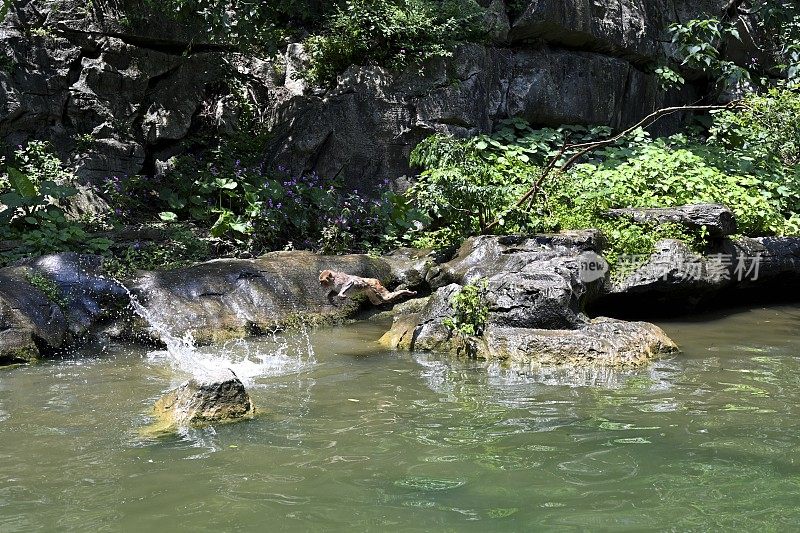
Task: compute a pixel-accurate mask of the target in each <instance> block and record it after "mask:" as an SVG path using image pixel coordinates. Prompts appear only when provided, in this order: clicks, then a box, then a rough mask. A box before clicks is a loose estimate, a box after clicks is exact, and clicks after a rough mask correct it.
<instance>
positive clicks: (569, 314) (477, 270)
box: [379, 231, 677, 368]
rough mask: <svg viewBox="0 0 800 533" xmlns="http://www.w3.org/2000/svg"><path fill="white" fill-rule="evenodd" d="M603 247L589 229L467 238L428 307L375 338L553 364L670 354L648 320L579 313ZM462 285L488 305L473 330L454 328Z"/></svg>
mask: <svg viewBox="0 0 800 533" xmlns="http://www.w3.org/2000/svg"><path fill="white" fill-rule="evenodd" d="M600 244H601V242H600V241H599V235H598V234H597V233H596V232H593V231H586V232H570V233H565V234H559V235H540V236H533V237H522V236H518V237H512V236H508V237H478V238H474V239H469V240H468V241H466V242H465V243H464V245H463V246H462V248H461V250H460V251H459V253H458V254H457V255H456V257H455V258H454V259H452V260H451V261H449V262H447V263H444V264H441V265H439V266H434V267H432V268H431V270H430V271H429V273H428V279H429V280H430V283H431V285H432V286H433V287H434V288H436V287H438V289H437V290H436V292H435V293H434V294H433V295H432V296H431V297H430V299H429V300H428V302H427V304H426V305H425V307H424V308H423V309H422V310H421V311H419V312H416V313H408V314H404V315H400V316H398V317H397V318H396V319H395V321H394V324H393V325H392V328H391V329H390V330H389V331H388V332H387V333H386V334H385V335H384V336H383V337H382V338H381V339H380V341H379V342H380V343H381V344H382V345H383V346H386V347H388V348H391V349H403V350H421V351H440V352H451V353H458V354H463V355H469V356H472V357H477V358H481V359H488V360H493V361H501V362H504V363H513V364H525V365H549V366H559V365H570V366H609V367H616V368H624V367H633V366H640V365H642V364H645V363H646V362H648V361H650V360H652V359H653V358H656V357H659V356H662V355H665V354H669V353H673V352H674V351H676V350H677V347H676V346H675V344H674V343H673V342H672V341H671V340H669V338H668V337H667V336H666V335H665V334H664V332H663V331H661V330H660V329H659V328H657V327H656V326H654V325H652V324H646V323H639V322H635V323H634V322H622V321H619V320H611V319H603V318H600V319H595V320H590V319H589V318H588V317H587V316H586V315H585V314H584V312H583V308H584V306H585V304H586V303H587V302H588V301H589V299H590V298H593V297H595V296H596V295H597V294H599V293H600V291H601V290H602V289H603V286H604V284H605V281H606V276H605V274H606V273H607V272H606V271H604V270H603V268H604V267H607V264H605V263H604V261H603V259H602V258H601V257H600V256H599V255H597V253H596V250H597V249H598V247H599V245H600ZM589 266H600V267H601V268H600V269H599V270H594V269H591V268H588V267H589ZM467 284H473V285H475V286H477V287H479V291H478V292H479V294H480V296H479V298H480V301H479V303H478V305H482V306H485V311H486V323H485V324H481V325H478V326H479V328H478V329H482V330H483V331H474V332H473V333H474V334H469V335H467V334H465V333H464V332H463V331H460V330H458V329H457V328H456V327H455V326H457V325H458V324H457V321H458V320H459V310H458V309H456V305H455V298H456V296H457V295H458V294H459V293H460V292H461V291H463V290H464V289H463V286H464V285H467Z"/></svg>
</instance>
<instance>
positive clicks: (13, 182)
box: [0, 141, 111, 263]
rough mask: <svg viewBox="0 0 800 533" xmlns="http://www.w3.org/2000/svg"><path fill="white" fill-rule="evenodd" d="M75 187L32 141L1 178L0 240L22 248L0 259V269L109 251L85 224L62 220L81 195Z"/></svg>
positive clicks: (53, 158)
mask: <svg viewBox="0 0 800 533" xmlns="http://www.w3.org/2000/svg"><path fill="white" fill-rule="evenodd" d="M74 181H75V177H74V176H73V175H72V174H71V173H70V172H68V171H66V170H65V169H64V168H63V166H62V164H61V161H60V160H59V159H58V158H57V157H56V156H55V155H53V154H52V153H50V152H49V147H48V145H47V143H44V142H41V141H31V142H30V143H28V144H27V146H25V147H20V148H19V149H18V150H17V151H16V152H15V157H14V161H13V166H12V165H8V166H7V167H6V172H5V174H3V175H2V176H0V240H10V241H19V245H18V246H17V247H15V249H14V250H12V251H9V252H4V253H3V254H0V263H7V262H10V261H13V260H15V259H18V258H20V257H25V256H27V255H30V254H42V253H49V252H57V251H65V250H75V251H86V252H102V251H105V250H107V249H108V247H109V246H110V244H111V243H110V241H108V239H104V238H96V237H91V236H90V235H89V234H88V233H87V231H86V226H85V225H84V224H82V223H80V222H77V221H74V220H68V219H67V217H66V215H65V214H64V208H63V205H62V204H63V202H64V201H65V200H67V199H68V198H70V197H71V196H74V195H75V193H76V192H77V191H76V189H75V188H74V187H73V186H72V183H74Z"/></svg>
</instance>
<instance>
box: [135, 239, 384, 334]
mask: <svg viewBox="0 0 800 533" xmlns="http://www.w3.org/2000/svg"><path fill="white" fill-rule="evenodd" d="M326 269H331V270H339V271H343V272H347V273H349V274H353V275H357V276H363V277H373V278H378V279H380V280H382V281H383V282H384V284H386V285H390V284H391V281H392V279H391V270H390V268H389V266H388V265H387V264H386V263H384V262H383V261H381V260H379V259H375V258H373V257H369V256H366V255H349V256H319V255H315V254H312V253H310V252H273V253H270V254H266V255H264V256H262V257H260V258H257V259H251V260H244V259H224V260H216V261H209V262H206V263H201V264H198V265H194V266H190V267H186V268H180V269H176V270H170V271H165V272H146V273H142V274H141V275H140V276H139V277H138V278H137V279H135V280H134V281H133V282H132V285H131V292H132V293H134V294H135V295H136V297H137V299H138V300H139V302H140V303H141V305H142V306H143V308H144V310H145V312H146V313H147V315H148V319H149V320H150V321H151V323H153V324H156V325H158V326H159V327H161V328H163V329H164V330H166V331H168V332H169V333H170V334H171V335H174V336H176V337H182V336H183V335H185V334H186V333H191V334H192V335H193V337H194V339H195V340H196V341H198V342H201V343H205V342H211V341H221V340H226V339H229V338H240V337H244V336H247V335H250V334H254V333H258V332H263V331H272V330H274V329H276V328H280V327H286V326H291V325H297V324H299V323H301V322H310V323H324V322H335V321H337V320H342V319H344V318H346V317H348V316H351V315H352V314H353V313H355V312H356V311H357V310H358V309H359V303H358V302H354V301H352V300H343V299H339V298H336V297H335V296H330V297H327V298H326V296H325V291H324V290H323V289H322V288H321V287H320V284H319V273H320V271H322V270H326ZM151 335H152V336H153V337H154V338H155V339H157V338H158V332H151Z"/></svg>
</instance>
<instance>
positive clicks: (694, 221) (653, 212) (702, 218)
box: [607, 204, 737, 238]
mask: <svg viewBox="0 0 800 533" xmlns="http://www.w3.org/2000/svg"><path fill="white" fill-rule="evenodd" d="M607 214H608V216H609V217H611V218H626V219H629V220H632V221H633V222H637V223H640V224H642V223H648V222H649V223H654V224H666V223H670V222H671V223H675V224H681V225H683V226H685V227H686V228H688V229H690V230H699V229H701V228H703V227H705V229H706V231H707V232H708V235H709V236H710V237H715V238H719V237H727V236H728V235H733V234H735V233H736V231H737V227H736V218H735V216H734V214H733V212H732V211H731V210H730V209H728V208H727V207H725V206H724V205H718V204H697V205H684V206H680V207H666V208H655V209H639V208H632V209H611V210H609V211H608V213H607Z"/></svg>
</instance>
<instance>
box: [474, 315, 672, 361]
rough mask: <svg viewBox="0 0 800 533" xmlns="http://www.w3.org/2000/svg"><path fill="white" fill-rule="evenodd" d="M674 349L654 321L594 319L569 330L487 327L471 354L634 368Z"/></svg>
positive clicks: (501, 359) (482, 357)
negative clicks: (652, 322)
mask: <svg viewBox="0 0 800 533" xmlns="http://www.w3.org/2000/svg"><path fill="white" fill-rule="evenodd" d="M676 352H678V346H677V345H676V344H675V343H674V342H673V341H672V340H671V339H670V338H669V337H668V336H667V335H666V333H664V331H663V330H662V329H661V328H659V327H658V326H656V325H654V324H650V323H647V322H625V321H623V320H614V319H610V318H596V319H594V320H592V321H591V322H590V323H589V324H587V325H585V326H583V327H581V328H578V329H574V330H545V329H521V328H489V329H488V330H487V331H486V333H485V335H484V337H483V339H480V340H476V341H475V350H474V355H475V356H476V357H478V358H479V359H487V360H499V361H503V362H508V363H512V364H515V365H531V366H571V367H594V366H602V367H614V368H634V367H640V366H644V365H646V364H648V363H650V362H651V361H653V360H654V359H657V358H659V357H662V356H664V355H669V354H673V353H676Z"/></svg>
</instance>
